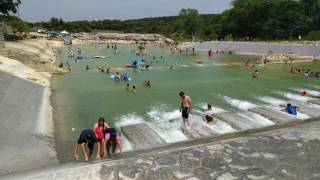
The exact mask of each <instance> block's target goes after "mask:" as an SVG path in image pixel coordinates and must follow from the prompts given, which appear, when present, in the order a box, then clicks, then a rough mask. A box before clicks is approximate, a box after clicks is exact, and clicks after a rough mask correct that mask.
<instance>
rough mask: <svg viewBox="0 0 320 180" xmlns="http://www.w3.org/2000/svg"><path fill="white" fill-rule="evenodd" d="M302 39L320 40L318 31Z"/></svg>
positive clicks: (311, 32)
mask: <svg viewBox="0 0 320 180" xmlns="http://www.w3.org/2000/svg"><path fill="white" fill-rule="evenodd" d="M304 39H305V40H309V41H315V40H320V31H310V32H309V33H308V34H307V35H306V36H305V37H304Z"/></svg>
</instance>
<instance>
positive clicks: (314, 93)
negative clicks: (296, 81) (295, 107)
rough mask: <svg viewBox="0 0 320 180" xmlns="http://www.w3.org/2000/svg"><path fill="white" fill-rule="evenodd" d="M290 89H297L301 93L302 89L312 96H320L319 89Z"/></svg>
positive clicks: (295, 89)
mask: <svg viewBox="0 0 320 180" xmlns="http://www.w3.org/2000/svg"><path fill="white" fill-rule="evenodd" d="M292 90H294V91H297V92H299V93H301V92H302V91H306V92H307V93H309V94H310V95H312V96H320V91H316V90H312V89H307V88H292Z"/></svg>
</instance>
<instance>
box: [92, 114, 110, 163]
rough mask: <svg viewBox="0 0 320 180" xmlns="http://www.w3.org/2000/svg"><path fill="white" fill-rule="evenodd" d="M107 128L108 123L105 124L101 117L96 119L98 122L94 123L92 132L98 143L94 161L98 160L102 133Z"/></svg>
mask: <svg viewBox="0 0 320 180" xmlns="http://www.w3.org/2000/svg"><path fill="white" fill-rule="evenodd" d="M107 128H109V125H108V123H106V122H105V120H104V118H103V117H100V118H99V119H98V122H96V123H95V124H94V125H93V128H92V130H93V131H94V132H95V134H96V137H97V140H98V142H97V145H98V148H97V157H96V159H100V152H101V148H102V147H103V145H104V132H105V131H106V129H107ZM102 150H104V148H102Z"/></svg>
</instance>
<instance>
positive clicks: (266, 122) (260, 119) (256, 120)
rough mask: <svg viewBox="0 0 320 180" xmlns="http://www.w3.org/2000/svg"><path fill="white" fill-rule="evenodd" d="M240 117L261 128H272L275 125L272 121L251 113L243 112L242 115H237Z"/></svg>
mask: <svg viewBox="0 0 320 180" xmlns="http://www.w3.org/2000/svg"><path fill="white" fill-rule="evenodd" d="M239 114H240V115H241V116H243V117H245V118H247V119H248V120H251V121H253V122H254V123H257V124H259V125H261V126H264V127H266V126H272V125H274V124H275V123H274V122H273V121H270V120H269V119H267V118H265V117H263V116H261V115H259V114H256V113H252V112H244V113H239Z"/></svg>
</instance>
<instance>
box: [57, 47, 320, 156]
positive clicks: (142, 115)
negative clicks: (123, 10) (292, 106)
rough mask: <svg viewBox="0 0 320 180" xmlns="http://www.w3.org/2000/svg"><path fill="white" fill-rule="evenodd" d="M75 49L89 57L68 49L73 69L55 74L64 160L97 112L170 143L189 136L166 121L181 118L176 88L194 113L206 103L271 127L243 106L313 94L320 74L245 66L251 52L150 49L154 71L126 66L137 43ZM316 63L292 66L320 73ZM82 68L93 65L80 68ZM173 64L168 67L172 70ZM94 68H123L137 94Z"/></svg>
mask: <svg viewBox="0 0 320 180" xmlns="http://www.w3.org/2000/svg"><path fill="white" fill-rule="evenodd" d="M78 48H80V49H81V51H82V56H83V57H87V58H84V59H83V60H80V62H78V63H75V62H74V60H73V59H70V58H68V57H67V49H64V51H63V53H62V54H61V55H60V56H59V62H63V63H66V62H68V63H69V64H70V65H71V66H72V69H73V71H72V72H71V73H69V74H65V75H55V76H54V78H53V86H52V88H53V91H54V93H55V95H54V98H55V99H54V101H55V111H56V113H55V116H56V118H55V119H56V122H55V124H56V127H55V128H56V148H57V151H58V155H59V158H60V160H62V161H63V162H64V161H69V160H71V159H72V145H73V143H75V142H76V140H77V138H78V135H79V133H80V132H81V130H83V129H86V128H91V127H92V125H93V124H94V122H96V120H97V119H98V118H99V117H100V116H103V117H105V119H106V120H107V122H108V123H109V124H110V125H111V126H115V127H117V128H119V127H120V126H122V125H127V124H133V123H142V122H145V123H148V124H149V125H150V126H151V127H152V128H153V129H154V130H155V131H156V132H157V133H158V134H159V135H160V136H161V137H162V138H163V139H164V140H165V141H166V142H168V143H171V142H177V141H182V140H186V139H187V138H186V136H184V134H183V133H182V132H181V131H180V130H179V127H180V122H179V121H175V123H169V122H168V121H169V120H170V119H179V118H180V113H179V111H178V110H179V105H180V98H179V96H178V93H179V92H180V91H184V92H186V93H187V94H188V95H189V96H190V97H191V99H192V101H193V104H194V111H201V110H203V108H204V107H205V106H206V104H207V103H210V104H212V105H213V107H214V110H215V111H216V112H219V111H232V112H237V113H240V114H242V115H243V116H245V117H247V118H250V119H252V120H253V121H259V122H260V123H262V124H266V125H272V122H271V121H269V120H267V119H265V118H263V117H261V116H257V115H256V114H252V113H248V112H247V109H248V108H251V107H255V106H258V105H261V106H270V105H277V104H281V103H283V102H286V100H287V99H292V98H293V99H294V98H300V97H299V96H298V95H297V94H298V91H299V90H302V89H306V90H313V91H314V93H317V92H318V91H316V90H317V84H319V79H314V78H307V77H304V76H303V75H302V74H291V73H290V69H291V66H292V64H275V65H267V66H256V67H245V66H244V62H245V61H246V60H247V59H250V60H252V61H254V60H256V59H257V58H256V57H255V56H247V55H229V54H215V55H214V56H213V57H212V58H208V56H207V53H206V52H197V53H196V55H194V56H193V55H191V54H183V55H180V54H179V53H177V52H176V53H175V54H174V55H173V56H171V53H170V50H169V49H160V48H158V47H154V46H147V50H148V51H149V52H150V53H152V56H147V57H144V58H145V59H147V61H148V62H149V63H150V62H151V61H152V62H153V64H152V69H151V70H150V71H148V72H141V71H140V70H137V71H134V70H132V69H125V68H124V67H125V65H126V64H129V63H131V62H132V61H133V60H134V59H141V57H140V58H139V57H137V56H135V54H133V53H131V52H130V50H131V49H134V48H136V47H135V46H134V45H120V46H119V50H118V51H119V54H118V55H115V54H114V51H113V50H111V49H107V47H106V45H103V46H100V47H95V46H85V45H81V46H73V47H72V49H73V50H74V51H76V50H77V49H78ZM95 55H99V56H106V55H111V58H106V59H94V58H93V57H92V56H95ZM153 56H155V57H156V59H155V60H153ZM161 56H163V58H162V59H161V58H160V57H161ZM197 60H203V62H204V63H203V64H202V65H200V64H197V63H196V61H197ZM319 64H320V63H306V64H295V65H293V66H296V67H299V68H303V69H311V70H317V71H319V70H320V66H319ZM86 65H88V66H89V67H90V70H85V67H86ZM171 65H172V66H173V69H170V66H171ZM99 66H104V67H105V68H106V67H112V68H121V69H119V71H121V72H122V73H124V72H126V73H128V74H129V75H130V77H131V78H132V81H130V82H129V83H130V84H131V85H135V86H136V87H137V92H136V93H132V92H128V91H127V90H126V89H125V85H126V83H125V82H115V81H112V80H111V79H110V75H111V74H112V73H110V74H107V73H102V72H99V71H98V70H97V68H98V67H99ZM255 69H258V70H259V78H258V79H253V78H252V77H251V74H252V72H253V71H254V70H255ZM144 80H150V81H151V85H152V87H151V88H146V87H144V86H143V81H144ZM318 88H319V87H318ZM221 130H222V133H224V132H231V131H232V128H230V127H229V126H228V125H227V124H222V125H221ZM123 141H124V144H125V148H126V150H130V149H131V147H130V144H129V143H128V142H127V141H126V139H125V138H124V137H123Z"/></svg>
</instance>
